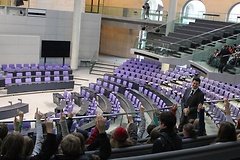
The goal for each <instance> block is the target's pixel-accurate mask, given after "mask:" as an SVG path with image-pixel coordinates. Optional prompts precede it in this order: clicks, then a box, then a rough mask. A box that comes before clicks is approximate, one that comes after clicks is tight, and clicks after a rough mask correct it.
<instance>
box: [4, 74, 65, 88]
mask: <svg viewBox="0 0 240 160" xmlns="http://www.w3.org/2000/svg"><path fill="white" fill-rule="evenodd" d="M13 80H14V82H12V78H11V77H8V78H5V85H6V86H9V85H15V84H16V85H20V84H22V83H26V84H31V83H34V82H35V83H51V82H60V81H64V82H68V81H69V76H63V77H62V79H60V77H59V76H56V77H54V79H53V81H52V80H51V78H50V77H44V78H41V77H35V78H34V81H32V78H29V77H27V78H24V80H23V81H22V78H16V79H13Z"/></svg>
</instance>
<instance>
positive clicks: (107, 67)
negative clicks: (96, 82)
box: [89, 61, 119, 76]
mask: <svg viewBox="0 0 240 160" xmlns="http://www.w3.org/2000/svg"><path fill="white" fill-rule="evenodd" d="M117 67H119V65H117V64H111V63H106V62H100V61H96V62H94V63H93V64H92V66H91V67H90V70H89V73H90V74H94V75H100V76H103V75H104V74H106V73H108V74H112V73H113V71H114V70H115V69H116V68H117Z"/></svg>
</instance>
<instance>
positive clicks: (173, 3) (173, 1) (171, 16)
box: [166, 0, 177, 36]
mask: <svg viewBox="0 0 240 160" xmlns="http://www.w3.org/2000/svg"><path fill="white" fill-rule="evenodd" d="M176 11H177V0H170V3H169V8H168V17H167V28H166V36H167V35H168V33H169V32H173V31H174V25H175V19H176Z"/></svg>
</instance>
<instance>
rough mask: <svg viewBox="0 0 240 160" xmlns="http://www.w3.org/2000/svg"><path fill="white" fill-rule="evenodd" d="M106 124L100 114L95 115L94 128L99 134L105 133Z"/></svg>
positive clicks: (105, 120)
mask: <svg viewBox="0 0 240 160" xmlns="http://www.w3.org/2000/svg"><path fill="white" fill-rule="evenodd" d="M106 122H107V119H106V118H104V117H103V116H102V115H101V114H97V116H96V120H95V127H97V129H98V131H99V133H105V125H106Z"/></svg>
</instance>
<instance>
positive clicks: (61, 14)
mask: <svg viewBox="0 0 240 160" xmlns="http://www.w3.org/2000/svg"><path fill="white" fill-rule="evenodd" d="M20 10H23V11H25V12H27V10H26V9H25V8H19V7H7V8H4V7H2V8H0V13H1V14H0V35H12V36H13V35H14V36H16V35H24V36H25V38H26V37H28V36H29V37H30V38H32V36H37V37H39V39H40V41H39V46H40V48H41V40H60V41H71V40H72V24H73V12H69V11H57V10H46V16H45V17H30V16H27V15H26V14H25V15H24V16H21V15H19V14H18V13H19V11H20ZM81 24H82V25H81V30H82V35H81V38H80V51H79V54H80V55H81V56H79V58H80V59H81V58H83V59H91V57H93V55H95V54H97V55H98V51H99V41H100V29H101V15H99V14H90V13H88V14H87V13H83V14H82V23H81ZM76 34H78V33H76ZM79 36H80V35H79ZM27 42H28V41H27ZM3 44H4V43H1V42H0V45H3ZM8 49H9V50H11V48H8ZM6 50H7V48H5V50H4V51H6ZM6 53H8V51H6ZM40 53H41V51H40V50H39V49H37V50H36V51H35V52H34V53H33V54H36V55H37V56H38V62H40V63H42V62H44V59H43V58H39V55H40ZM1 54H5V53H3V51H1V53H0V55H1ZM29 58H30V57H29ZM34 58H36V57H34ZM11 60H12V59H9V61H5V63H15V62H13V61H11ZM35 61H36V60H35V59H32V62H35ZM65 62H66V63H70V59H69V58H66V60H65ZM26 63H27V62H26ZM47 63H62V58H47ZM79 63H80V60H79Z"/></svg>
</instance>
